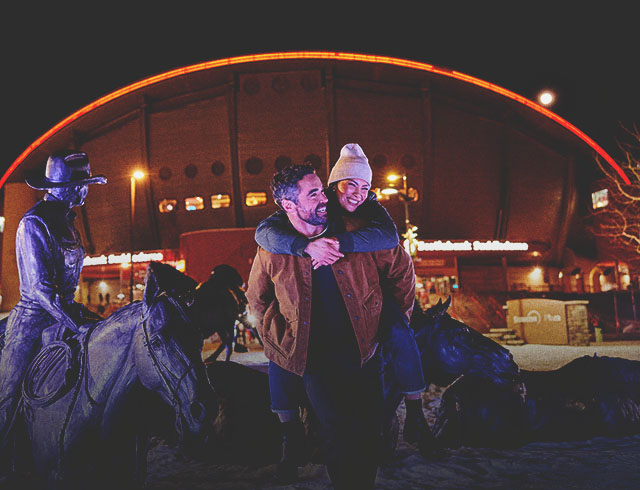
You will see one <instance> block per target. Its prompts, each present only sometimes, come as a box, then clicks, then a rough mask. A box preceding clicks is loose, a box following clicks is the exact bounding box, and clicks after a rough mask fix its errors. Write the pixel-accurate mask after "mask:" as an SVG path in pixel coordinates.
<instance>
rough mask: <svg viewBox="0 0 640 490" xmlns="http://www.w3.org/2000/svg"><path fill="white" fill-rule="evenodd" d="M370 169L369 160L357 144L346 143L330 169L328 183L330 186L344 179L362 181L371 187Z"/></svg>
mask: <svg viewBox="0 0 640 490" xmlns="http://www.w3.org/2000/svg"><path fill="white" fill-rule="evenodd" d="M371 175H372V172H371V167H370V166H369V159H368V158H367V156H366V155H365V154H364V151H362V148H360V145H359V144H358V143H347V144H346V145H344V146H343V147H342V150H340V158H338V161H337V162H336V164H335V165H334V166H333V168H332V169H331V173H330V174H329V182H328V184H329V185H331V184H333V183H334V182H338V181H340V180H344V179H362V180H364V181H365V182H367V184H369V185H371Z"/></svg>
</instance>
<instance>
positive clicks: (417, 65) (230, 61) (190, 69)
mask: <svg viewBox="0 0 640 490" xmlns="http://www.w3.org/2000/svg"><path fill="white" fill-rule="evenodd" d="M300 59H321V60H338V61H361V62H365V63H382V64H387V65H395V66H400V67H404V68H413V69H416V70H422V71H427V72H431V73H435V74H438V75H443V76H446V77H450V78H455V79H457V80H461V81H463V82H467V83H471V84H473V85H477V86H479V87H482V88H485V89H487V90H491V91H492V92H496V93H498V94H500V95H502V96H504V97H507V98H509V99H512V100H515V101H517V102H520V103H521V104H523V105H525V106H527V107H529V108H531V109H533V110H534V111H537V112H539V113H540V114H543V115H544V116H546V117H548V118H549V119H552V120H553V121H555V122H556V123H558V124H560V125H561V126H563V127H565V128H566V129H568V130H569V131H571V132H572V133H573V134H575V135H576V136H578V137H579V138H580V139H582V140H583V141H584V142H585V143H587V144H588V145H589V146H590V147H591V148H593V150H594V151H595V152H596V153H597V154H598V155H600V157H602V158H603V159H604V160H605V161H606V162H607V163H608V164H609V165H611V167H612V168H613V169H614V170H615V171H616V172H617V173H618V175H619V176H620V177H621V178H622V179H623V180H624V182H625V183H626V184H629V183H630V180H629V178H628V177H627V175H626V174H625V173H624V171H623V170H622V168H621V167H620V166H619V165H618V164H617V163H616V162H615V160H614V159H613V158H612V157H611V156H610V155H609V154H608V153H607V152H606V151H604V149H603V148H601V147H600V145H598V144H597V143H596V142H595V141H594V140H593V139H591V138H590V137H589V136H587V135H586V134H585V133H584V132H582V131H580V130H579V129H578V128H577V127H576V126H574V125H573V124H571V123H570V122H568V121H566V120H565V119H563V118H561V117H560V116H558V115H557V114H555V113H553V112H551V111H550V110H548V109H546V108H544V107H542V106H541V105H539V104H536V103H535V102H533V101H531V100H529V99H527V98H525V97H522V96H521V95H518V94H516V93H514V92H511V91H510V90H507V89H505V88H502V87H500V86H498V85H495V84H493V83H490V82H486V81H484V80H481V79H479V78H475V77H472V76H469V75H465V74H464V73H460V72H458V71H455V70H446V69H443V68H438V67H436V66H433V65H429V64H427V63H421V62H417V61H410V60H405V59H400V58H392V57H388V56H377V55H366V54H354V53H338V52H327V51H292V52H284V53H265V54H255V55H247V56H236V57H233V58H223V59H220V60H214V61H206V62H203V63H198V64H195V65H190V66H186V67H183V68H177V69H175V70H170V71H167V72H165V73H161V74H159V75H154V76H152V77H149V78H145V79H144V80H140V81H138V82H135V83H132V84H131V85H127V86H126V87H123V88H121V89H119V90H116V91H114V92H111V93H110V94H107V95H105V96H104V97H101V98H100V99H98V100H96V101H94V102H92V103H91V104H89V105H86V106H85V107H83V108H81V109H80V110H78V111H76V112H74V113H73V114H71V115H70V116H68V117H66V118H65V119H63V120H62V121H60V122H59V123H57V124H56V125H55V126H53V127H52V128H51V129H49V130H48V131H47V132H46V133H44V134H43V135H42V136H40V137H39V138H38V139H37V140H35V141H34V142H33V143H31V144H30V145H29V146H28V147H27V148H26V149H25V150H24V151H23V152H22V154H20V156H19V157H18V158H17V159H16V160H15V161H14V162H13V163H12V164H11V166H10V167H9V169H8V170H7V171H6V172H5V174H4V175H3V176H2V178H0V187H2V186H3V185H4V183H5V182H6V181H7V179H8V178H9V176H10V175H11V173H12V172H13V171H14V170H15V169H16V168H17V167H18V165H20V164H21V163H22V162H23V161H24V160H25V158H27V156H29V154H30V153H31V152H32V151H33V150H35V149H36V148H37V147H38V146H40V145H41V144H42V143H43V142H44V141H46V140H47V139H49V138H50V137H51V136H53V135H54V134H56V133H57V132H58V131H60V130H61V129H62V128H64V127H65V126H68V125H69V124H71V123H72V122H73V121H75V120H76V119H78V118H80V117H82V116H84V115H85V114H87V113H89V112H91V111H93V110H94V109H97V108H98V107H100V106H103V105H105V104H107V103H108V102H110V101H112V100H114V99H117V98H118V97H122V96H123V95H126V94H129V93H131V92H134V91H136V90H139V89H141V88H144V87H147V86H149V85H153V84H154V83H158V82H161V81H163V80H167V79H170V78H174V77H179V76H182V75H187V74H189V73H194V72H198V71H202V70H209V69H212V68H218V67H222V66H230V65H237V64H241V63H253V62H260V61H274V60H300Z"/></svg>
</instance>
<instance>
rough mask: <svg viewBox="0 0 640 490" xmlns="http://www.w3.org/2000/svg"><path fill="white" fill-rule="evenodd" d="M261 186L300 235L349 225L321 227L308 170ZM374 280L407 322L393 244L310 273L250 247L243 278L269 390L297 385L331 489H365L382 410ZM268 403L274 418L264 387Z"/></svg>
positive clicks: (407, 271) (409, 276)
mask: <svg viewBox="0 0 640 490" xmlns="http://www.w3.org/2000/svg"><path fill="white" fill-rule="evenodd" d="M271 188H272V192H273V198H274V200H275V201H276V203H277V204H278V205H279V206H280V207H281V208H282V210H283V211H284V212H285V213H286V216H287V218H288V220H289V223H290V226H291V228H292V229H294V230H295V231H296V232H297V233H299V234H300V236H302V237H306V238H309V239H312V238H314V237H317V236H321V235H324V234H327V235H329V236H332V235H334V234H335V233H339V232H341V231H343V230H345V229H349V228H355V227H357V225H358V224H357V223H354V222H351V220H349V219H348V218H345V219H344V220H338V221H335V222H328V219H327V207H326V205H327V198H326V196H325V195H324V192H323V186H322V183H321V181H320V179H319V178H318V176H317V175H316V174H315V172H314V171H313V168H312V167H311V166H307V165H294V166H291V167H287V168H285V169H283V170H281V171H279V172H278V173H276V175H275V176H274V177H273V180H272V184H271ZM332 228H336V229H332ZM381 279H382V280H384V281H385V287H386V288H387V291H389V293H390V294H391V295H392V296H393V297H394V299H395V300H396V302H397V304H398V305H400V308H401V310H402V311H403V313H404V314H405V316H406V319H407V320H408V319H409V317H410V314H411V310H412V308H413V304H414V299H415V274H414V269H413V264H412V262H411V259H410V257H409V256H408V254H407V253H406V251H405V250H404V249H403V248H402V247H400V246H396V247H395V248H393V249H389V250H380V251H377V252H367V253H346V254H344V257H342V258H340V260H338V261H337V262H335V263H334V264H332V265H322V266H319V267H318V268H317V269H314V268H313V266H312V260H311V258H309V257H298V256H293V255H276V254H272V253H270V252H267V251H266V250H264V249H262V248H258V252H257V253H256V257H255V260H254V262H253V265H252V268H251V273H250V275H249V285H248V290H247V299H248V300H249V306H250V310H251V312H252V314H253V315H254V316H255V317H256V320H257V322H256V324H257V326H258V331H259V333H260V336H261V337H262V340H263V342H264V351H265V355H266V356H267V358H268V359H269V361H270V363H269V380H270V381H269V383H270V388H272V387H271V384H272V379H274V378H282V379H285V380H286V382H287V383H290V384H292V385H293V384H295V382H296V380H298V381H299V382H300V384H301V385H303V386H304V390H305V392H306V395H307V397H308V399H309V401H310V403H311V406H312V408H313V410H314V413H315V414H316V416H317V417H318V419H319V421H320V424H321V428H322V433H323V436H324V438H325V440H326V442H327V448H326V465H327V471H328V473H329V476H330V478H331V481H332V482H333V484H334V486H335V488H337V489H370V488H373V486H374V483H375V476H376V472H377V467H378V449H379V440H378V439H379V429H380V420H381V408H382V386H381V378H380V370H381V359H380V353H379V349H378V344H377V335H378V324H379V317H380V311H381V307H382V288H381V285H380V281H381ZM280 385H282V383H280ZM271 395H272V405H275V406H274V407H273V408H275V409H276V410H277V408H278V407H277V403H278V393H277V391H274V390H273V389H272V391H271Z"/></svg>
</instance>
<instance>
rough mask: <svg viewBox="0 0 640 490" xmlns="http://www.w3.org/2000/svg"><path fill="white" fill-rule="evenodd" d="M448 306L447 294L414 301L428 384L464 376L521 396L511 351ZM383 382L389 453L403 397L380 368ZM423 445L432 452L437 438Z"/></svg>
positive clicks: (415, 328)
mask: <svg viewBox="0 0 640 490" xmlns="http://www.w3.org/2000/svg"><path fill="white" fill-rule="evenodd" d="M450 305H451V297H449V298H447V300H446V301H445V302H444V303H443V302H442V300H440V301H439V302H438V304H436V305H434V306H432V307H430V308H428V309H423V308H422V307H421V306H420V304H419V303H418V301H417V300H416V302H415V306H414V308H413V312H412V314H411V321H410V326H411V328H412V330H413V333H414V337H415V340H416V344H417V346H418V350H419V352H420V358H421V361H422V372H423V373H424V378H425V382H426V384H427V388H428V387H429V385H431V384H435V385H438V386H448V385H449V384H450V383H452V382H453V381H455V380H456V379H457V378H458V377H460V376H463V375H466V376H474V377H478V378H481V379H484V380H486V382H488V383H490V384H495V385H498V386H503V387H505V389H506V390H511V391H514V392H515V393H517V394H518V395H519V396H522V392H521V391H522V386H521V384H520V382H519V373H520V369H519V367H518V365H517V364H516V363H515V362H514V360H513V356H512V354H511V353H510V352H509V350H508V349H505V348H504V347H502V346H501V345H500V344H498V343H497V342H494V341H493V340H491V339H489V338H487V337H485V336H484V335H482V334H481V333H480V332H477V331H476V330H473V329H472V328H470V327H469V326H467V325H466V324H464V323H463V322H461V321H459V320H456V319H455V318H453V317H452V316H451V315H449V313H448V312H447V310H448V308H449V306H450ZM388 361H389V359H385V365H388ZM383 386H384V407H385V412H384V423H383V437H384V446H385V454H386V456H387V457H388V456H390V455H391V454H392V452H393V450H394V449H395V446H396V443H397V437H398V427H397V416H396V412H397V409H398V406H399V405H400V403H401V402H402V394H401V393H400V391H399V389H398V385H397V382H396V381H395V379H394V377H393V374H392V372H391V371H390V370H389V369H385V370H384V373H383ZM405 423H406V422H405ZM421 444H425V445H426V446H431V450H427V452H432V455H434V456H435V455H436V454H437V452H438V451H437V450H438V448H439V446H440V445H439V444H438V441H436V440H435V438H433V439H432V440H430V441H421ZM421 449H422V448H421Z"/></svg>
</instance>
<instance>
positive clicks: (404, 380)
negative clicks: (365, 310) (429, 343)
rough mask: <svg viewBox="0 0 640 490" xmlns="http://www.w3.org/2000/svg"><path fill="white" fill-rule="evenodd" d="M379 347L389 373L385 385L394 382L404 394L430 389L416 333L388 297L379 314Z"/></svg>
mask: <svg viewBox="0 0 640 490" xmlns="http://www.w3.org/2000/svg"><path fill="white" fill-rule="evenodd" d="M380 344H381V346H382V356H383V359H384V365H385V370H386V371H387V372H388V374H389V375H385V384H387V382H388V381H389V380H392V382H393V383H394V384H395V385H396V386H397V389H398V391H399V392H400V393H402V394H403V395H413V394H417V393H422V392H423V391H424V390H425V389H426V387H427V386H426V383H425V381H424V374H423V372H422V359H421V358H420V351H419V350H418V345H417V344H416V339H415V337H414V335H413V330H412V328H411V327H410V326H409V323H408V322H407V320H406V318H405V317H404V315H403V314H402V311H401V310H400V308H399V307H398V305H397V304H396V302H395V301H394V300H393V299H391V298H386V297H385V299H384V301H383V303H382V312H381V314H380ZM385 388H386V387H385Z"/></svg>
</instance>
